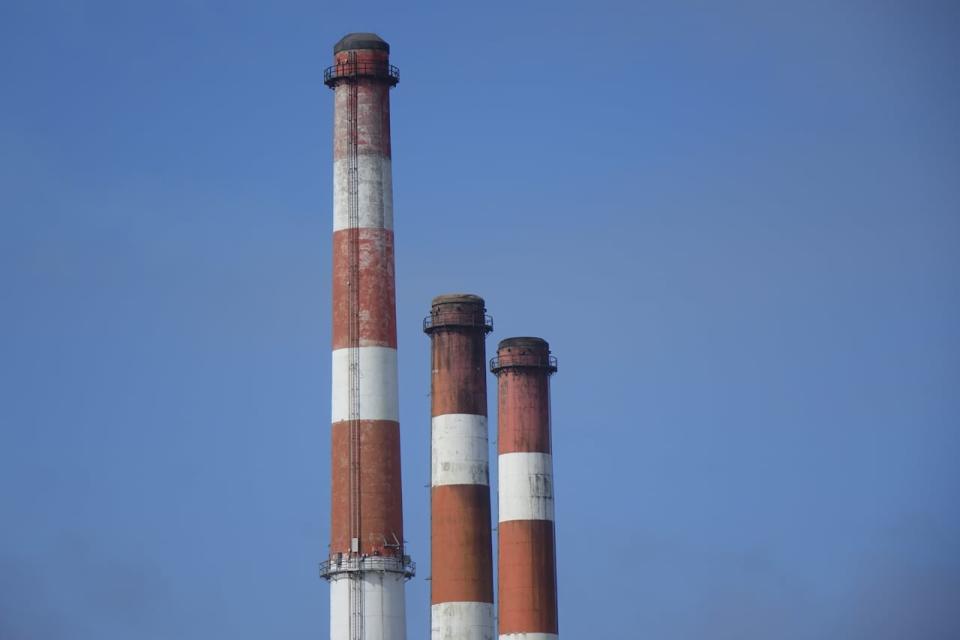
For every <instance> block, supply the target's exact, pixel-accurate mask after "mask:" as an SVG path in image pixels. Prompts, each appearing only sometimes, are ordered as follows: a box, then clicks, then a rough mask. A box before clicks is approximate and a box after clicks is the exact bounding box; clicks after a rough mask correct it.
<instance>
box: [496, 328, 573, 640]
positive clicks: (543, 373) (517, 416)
mask: <svg viewBox="0 0 960 640" xmlns="http://www.w3.org/2000/svg"><path fill="white" fill-rule="evenodd" d="M490 370H491V371H492V372H493V373H494V374H495V375H496V376H497V378H498V384H499V389H498V392H499V393H498V397H499V405H498V406H499V418H498V420H499V428H498V432H497V447H498V452H499V457H498V467H499V491H500V494H499V495H500V518H499V519H500V524H499V527H498V533H499V535H498V540H499V585H498V588H497V594H498V602H499V633H500V639H501V640H554V639H556V638H558V637H559V636H558V629H557V568H556V542H555V536H554V525H553V457H552V455H551V447H550V375H551V374H553V373H554V372H556V370H557V359H556V358H554V357H553V356H551V355H550V347H549V345H548V344H547V342H546V341H545V340H542V339H540V338H507V339H506V340H502V341H501V342H500V345H499V347H498V348H497V356H496V357H495V358H494V359H493V360H491V361H490Z"/></svg>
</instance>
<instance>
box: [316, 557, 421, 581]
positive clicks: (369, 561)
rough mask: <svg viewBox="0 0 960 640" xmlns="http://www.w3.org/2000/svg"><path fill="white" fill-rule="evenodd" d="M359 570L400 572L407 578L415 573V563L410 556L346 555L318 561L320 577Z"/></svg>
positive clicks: (326, 578) (329, 576)
mask: <svg viewBox="0 0 960 640" xmlns="http://www.w3.org/2000/svg"><path fill="white" fill-rule="evenodd" d="M361 571H387V572H390V573H402V574H403V577H404V578H405V579H407V580H409V579H410V578H412V577H413V576H414V575H416V573H417V564H416V563H415V562H414V561H413V560H411V559H410V556H403V557H402V558H401V557H397V556H347V554H342V555H341V556H340V557H339V558H332V559H330V560H327V561H326V562H321V563H320V577H321V578H323V579H325V580H329V579H330V578H331V577H332V576H334V575H336V574H341V573H357V572H361Z"/></svg>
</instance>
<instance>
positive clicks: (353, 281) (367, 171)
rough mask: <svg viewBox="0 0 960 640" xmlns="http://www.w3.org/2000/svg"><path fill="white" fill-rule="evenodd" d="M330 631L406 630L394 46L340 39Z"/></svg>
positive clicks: (359, 637)
mask: <svg viewBox="0 0 960 640" xmlns="http://www.w3.org/2000/svg"><path fill="white" fill-rule="evenodd" d="M333 52H334V65H333V66H332V67H330V68H328V69H327V70H326V71H325V72H324V83H325V84H326V85H327V86H329V87H330V88H332V89H333V90H334V95H335V99H334V100H335V103H334V125H333V135H334V141H333V187H334V188H333V194H334V195H333V376H332V377H333V397H332V423H333V424H332V447H331V448H332V454H333V462H332V475H333V478H332V499H331V518H330V520H331V522H330V537H331V539H330V556H329V559H328V561H327V562H324V563H323V564H322V565H321V573H322V575H323V576H324V577H325V578H326V579H327V580H329V582H330V638H331V640H404V639H405V638H406V619H405V605H404V582H405V581H406V580H407V579H409V578H410V577H411V576H412V575H413V571H414V567H413V563H412V562H410V559H409V558H408V557H407V556H406V555H405V553H404V547H403V505H402V499H401V489H400V423H399V406H398V401H397V327H396V305H395V300H394V267H393V193H392V183H391V172H390V88H391V87H393V86H394V85H396V84H397V80H398V77H399V76H398V73H397V70H396V68H395V67H393V66H391V65H390V61H389V56H390V46H389V45H388V44H387V43H386V42H384V41H383V40H382V39H381V38H380V37H379V36H377V35H375V34H373V33H351V34H349V35H347V36H345V37H344V38H343V39H341V40H340V41H339V42H338V43H337V44H336V46H334V48H333Z"/></svg>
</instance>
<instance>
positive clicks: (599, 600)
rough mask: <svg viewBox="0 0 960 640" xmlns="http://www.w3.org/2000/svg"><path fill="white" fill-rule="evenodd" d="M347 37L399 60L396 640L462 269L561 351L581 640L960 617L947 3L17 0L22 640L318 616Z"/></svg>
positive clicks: (6, 581)
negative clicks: (438, 326) (336, 116)
mask: <svg viewBox="0 0 960 640" xmlns="http://www.w3.org/2000/svg"><path fill="white" fill-rule="evenodd" d="M349 31H376V32H378V33H380V34H381V35H382V36H383V37H384V38H386V39H387V40H388V41H389V42H390V44H391V45H392V47H393V51H392V56H393V61H394V62H395V64H397V65H398V66H399V67H400V70H401V82H400V85H399V86H398V87H397V89H396V90H395V91H394V92H393V94H392V100H393V127H394V128H393V131H394V136H393V143H394V144H393V150H394V172H395V173H394V179H395V202H396V230H397V249H398V251H397V260H398V266H397V285H398V313H399V331H400V335H399V343H400V361H401V364H400V366H401V371H400V375H401V381H400V391H401V428H402V429H403V464H404V492H405V493H404V501H405V516H406V526H407V538H408V541H409V549H410V552H411V554H412V555H413V557H414V559H415V560H416V561H417V562H418V564H419V575H418V576H417V577H416V578H415V579H414V580H413V581H412V582H411V583H410V584H409V585H408V591H407V593H408V628H409V636H410V638H411V640H412V639H414V638H421V639H422V638H427V637H428V631H429V621H428V611H429V598H428V585H429V583H428V582H427V581H426V580H425V578H426V577H427V576H429V574H430V567H429V495H428V490H427V489H426V488H425V485H427V484H428V483H429V477H430V472H429V399H428V397H427V393H428V390H429V366H428V350H429V341H428V339H427V338H426V336H424V335H423V334H422V333H421V331H420V321H421V318H422V317H423V316H424V315H425V314H426V313H427V312H428V309H429V302H430V299H431V297H432V296H434V295H436V294H438V293H444V292H450V291H468V292H473V293H478V294H481V295H483V296H484V297H485V298H486V299H487V301H488V308H489V311H490V313H491V314H492V315H493V316H494V318H495V324H496V330H495V332H494V334H492V336H491V339H490V341H489V342H488V350H490V351H492V349H493V348H494V347H495V345H496V341H497V340H498V339H502V338H505V337H508V336H512V335H540V336H543V337H545V338H546V339H548V340H549V341H550V342H551V344H552V346H553V348H554V353H555V354H556V355H557V356H558V357H559V360H560V371H559V373H558V375H557V376H556V377H555V378H554V379H553V391H554V396H553V428H554V440H555V471H556V486H557V500H558V502H557V527H558V546H559V579H560V627H561V633H562V635H563V636H564V637H566V638H568V639H586V638H640V639H644V638H656V639H658V640H685V639H691V640H692V639H697V640H701V639H703V638H711V639H712V640H714V639H719V640H726V639H729V640H744V639H753V638H757V639H760V638H763V639H767V638H776V639H778V640H795V639H796V640H799V639H809V640H813V639H817V640H820V639H823V638H851V639H854V640H859V639H870V640H888V639H889V640H893V639H897V640H900V639H903V638H917V639H924V640H927V639H947V638H951V639H954V638H957V637H960V467H958V460H960V330H958V327H960V73H958V59H960V45H958V42H960V9H958V5H957V3H955V2H932V1H929V2H928V1H919V2H913V1H908V0H904V1H902V2H874V1H870V2H819V1H818V2H796V3H788V2H728V3H711V2H666V1H664V2H633V3H623V4H609V3H605V2H602V1H596V2H590V3H577V4H574V3H568V2H563V1H562V0H561V1H556V0H555V1H554V2H550V3H540V4H537V3H525V2H515V3H499V2H489V1H488V2H482V3H471V4H467V3H456V2H436V3H434V4H432V5H414V4H410V5H406V6H402V7H401V6H399V3H384V4H377V3H376V2H363V3H360V2H353V3H348V2H340V3H320V2H259V3H252V2H226V1H222V2H214V1H203V0H189V1H188V0H164V1H163V2H126V1H124V2H120V1H117V2H107V1H103V2H82V1H80V0H74V1H70V0H62V1H60V2H47V1H39V0H29V1H27V0H22V1H19V0H5V1H4V2H2V3H0V389H2V392H0V638H2V639H3V640H60V639H70V640H78V639H79V640H86V639H95V640H113V639H124V640H127V639H130V638H136V639H138V640H139V639H144V640H152V639H164V640H166V639H172V638H176V639H178V640H192V639H198V640H199V639H203V640H208V639H210V638H232V639H235V640H246V639H254V638H256V639H262V638H290V639H292V638H303V639H316V638H323V637H324V636H325V635H326V634H327V620H328V618H327V616H328V611H327V610H328V603H327V600H328V590H327V587H326V585H325V584H324V583H323V582H322V581H321V580H320V579H319V578H318V576H317V563H318V562H319V561H320V560H321V559H322V558H324V557H325V555H326V544H327V542H328V527H329V522H328V520H329V473H330V469H329V455H330V450H329V402H330V400H329V398H330V391H329V385H330V371H329V369H330V356H329V351H330V281H331V274H330V266H331V257H330V234H331V226H332V221H331V205H332V196H331V179H332V168H331V126H332V125H331V123H332V113H331V110H332V96H331V93H330V91H329V90H328V89H327V88H326V87H324V86H323V83H322V72H323V68H324V67H325V66H327V65H328V64H329V61H330V58H331V54H332V45H333V43H334V42H335V41H336V40H337V39H339V38H340V37H341V36H342V35H344V34H345V33H347V32H349ZM490 381H491V385H490V386H491V390H492V389H493V384H492V378H491V379H490ZM492 400H493V396H492V395H491V417H495V409H496V404H495V402H492Z"/></svg>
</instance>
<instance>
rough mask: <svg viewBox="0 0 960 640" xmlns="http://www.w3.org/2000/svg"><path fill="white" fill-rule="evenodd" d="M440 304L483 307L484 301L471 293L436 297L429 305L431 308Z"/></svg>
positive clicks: (447, 294)
mask: <svg viewBox="0 0 960 640" xmlns="http://www.w3.org/2000/svg"><path fill="white" fill-rule="evenodd" d="M440 304H476V305H480V306H483V304H484V301H483V298H481V297H480V296H477V295H474V294H472V293H445V294H443V295H439V296H437V297H436V298H434V299H433V302H431V303H430V305H431V306H433V307H435V306H437V305H440Z"/></svg>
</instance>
